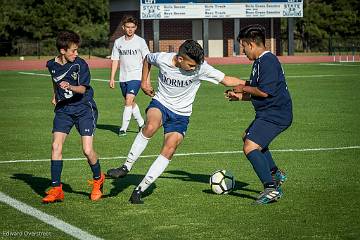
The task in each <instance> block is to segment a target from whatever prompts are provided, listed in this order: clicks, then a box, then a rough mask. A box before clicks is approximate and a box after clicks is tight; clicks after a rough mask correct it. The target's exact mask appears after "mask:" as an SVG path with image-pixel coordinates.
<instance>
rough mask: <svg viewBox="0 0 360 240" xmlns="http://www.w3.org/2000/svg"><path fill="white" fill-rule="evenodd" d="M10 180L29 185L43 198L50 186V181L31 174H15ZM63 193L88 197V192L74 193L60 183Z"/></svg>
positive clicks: (69, 187) (67, 185) (68, 186)
mask: <svg viewBox="0 0 360 240" xmlns="http://www.w3.org/2000/svg"><path fill="white" fill-rule="evenodd" d="M11 178H12V179H16V180H21V181H23V182H25V183H26V184H27V185H29V186H30V187H31V188H32V189H33V190H34V192H35V193H37V194H38V195H40V196H42V197H45V196H46V193H45V192H46V190H47V189H48V188H49V187H50V186H51V179H48V178H43V177H36V176H33V175H32V174H24V173H15V174H13V176H11ZM62 185H63V190H64V192H68V193H75V194H80V195H85V196H89V194H90V192H82V191H74V190H73V189H72V188H71V186H70V185H69V184H67V183H62Z"/></svg>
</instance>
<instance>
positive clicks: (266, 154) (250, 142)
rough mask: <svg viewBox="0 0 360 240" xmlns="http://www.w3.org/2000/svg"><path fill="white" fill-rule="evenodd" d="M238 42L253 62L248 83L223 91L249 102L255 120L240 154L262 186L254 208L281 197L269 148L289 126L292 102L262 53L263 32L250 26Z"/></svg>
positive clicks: (271, 60) (275, 63)
mask: <svg viewBox="0 0 360 240" xmlns="http://www.w3.org/2000/svg"><path fill="white" fill-rule="evenodd" d="M238 41H239V42H240V43H241V46H242V47H243V48H244V52H245V54H246V56H247V57H248V59H249V60H253V61H254V63H253V67H252V71H251V75H250V81H248V82H246V84H245V85H240V86H238V87H237V88H236V89H234V91H227V92H226V97H227V98H229V99H230V100H232V101H234V100H243V101H249V100H251V102H252V104H253V106H254V109H255V112H256V115H255V120H253V121H252V123H251V124H250V126H249V127H248V128H247V129H246V130H245V133H244V136H243V140H244V145H243V152H244V153H245V155H246V158H247V159H248V160H249V161H250V163H251V164H252V166H253V168H254V170H255V172H256V174H257V176H258V177H259V179H260V181H261V182H262V184H263V185H264V189H265V190H264V191H263V192H262V193H261V194H260V196H259V197H258V199H257V200H256V201H255V204H266V203H270V202H273V201H275V200H278V199H279V198H280V197H281V196H282V195H283V192H282V189H281V187H280V185H281V184H282V183H283V182H284V181H285V180H286V175H285V173H284V172H282V171H281V170H279V169H278V167H277V166H276V164H275V162H274V160H273V158H272V156H271V153H270V151H269V148H268V147H269V145H270V143H271V142H272V140H274V139H275V137H277V136H278V135H279V134H280V133H281V132H283V131H284V130H286V129H287V128H288V127H289V126H290V125H291V123H292V119H293V114H292V101H291V97H290V94H289V91H288V87H287V84H286V81H285V76H284V72H283V69H282V67H281V64H280V62H279V60H278V59H277V57H276V56H275V55H273V54H272V53H271V52H269V51H266V49H265V29H264V28H263V27H262V26H260V25H250V26H248V27H245V28H244V29H242V30H241V31H240V33H239V36H238Z"/></svg>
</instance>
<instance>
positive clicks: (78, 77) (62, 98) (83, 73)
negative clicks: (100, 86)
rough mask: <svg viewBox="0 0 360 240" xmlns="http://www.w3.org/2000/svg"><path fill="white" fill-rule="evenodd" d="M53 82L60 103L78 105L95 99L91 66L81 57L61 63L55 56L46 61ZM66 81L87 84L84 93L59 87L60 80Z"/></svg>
mask: <svg viewBox="0 0 360 240" xmlns="http://www.w3.org/2000/svg"><path fill="white" fill-rule="evenodd" d="M46 67H47V68H48V69H49V72H50V74H51V78H52V81H53V83H54V84H55V86H56V88H55V99H56V102H57V104H59V105H78V104H81V103H84V102H88V101H90V100H92V99H93V96H94V91H93V89H92V88H91V86H90V70H89V66H88V65H87V63H86V62H85V60H83V59H82V58H80V57H77V58H75V61H74V62H67V63H66V64H64V65H61V64H59V63H57V62H55V58H54V59H51V60H49V61H48V62H47V63H46ZM62 81H66V82H68V83H70V85H72V86H81V85H82V86H85V87H86V91H85V93H84V94H80V93H75V92H73V91H69V90H64V89H61V88H60V87H59V84H60V82H62Z"/></svg>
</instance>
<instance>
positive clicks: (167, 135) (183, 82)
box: [108, 40, 245, 204]
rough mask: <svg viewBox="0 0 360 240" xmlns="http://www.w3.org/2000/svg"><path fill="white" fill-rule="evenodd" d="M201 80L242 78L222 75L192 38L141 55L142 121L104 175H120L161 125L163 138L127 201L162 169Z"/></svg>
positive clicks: (176, 142) (138, 199) (134, 200)
mask: <svg viewBox="0 0 360 240" xmlns="http://www.w3.org/2000/svg"><path fill="white" fill-rule="evenodd" d="M151 65H155V66H156V67H158V68H159V75H158V90H157V91H156V92H154V90H153V88H152V86H151V82H150V79H149V73H150V68H151ZM201 80H205V81H209V82H211V83H214V84H218V83H221V84H223V85H225V86H237V85H240V84H245V81H243V80H240V79H238V78H235V77H228V76H225V74H224V73H222V72H220V71H219V70H217V69H215V68H213V67H212V66H210V65H209V64H207V63H206V62H204V50H203V49H202V47H201V46H200V45H199V44H198V43H197V42H195V41H194V40H186V41H185V42H184V43H183V44H182V45H181V46H180V48H179V52H178V53H163V52H159V53H150V54H148V55H147V56H146V58H145V59H144V65H143V73H142V78H141V88H142V90H143V91H144V93H145V94H146V95H148V96H150V97H153V98H152V101H151V102H150V104H149V106H148V107H147V109H146V124H145V127H144V128H143V129H142V131H140V132H139V134H138V135H137V136H136V138H135V140H134V143H133V145H132V146H131V149H130V152H129V154H128V157H127V159H126V161H125V163H124V165H122V166H121V167H119V168H115V169H110V170H109V171H108V175H109V176H111V177H114V178H118V177H124V176H125V175H126V174H127V173H128V172H129V171H130V170H131V168H132V166H133V165H134V163H135V161H136V160H137V159H138V158H139V156H140V154H141V153H142V152H143V151H144V149H145V148H146V146H147V144H148V142H149V139H150V138H151V137H152V136H153V135H154V134H155V133H156V131H157V130H158V129H159V128H160V127H161V126H163V129H164V142H163V146H162V149H161V151H160V155H159V156H158V157H157V158H156V160H155V161H154V162H153V164H152V165H151V167H150V169H149V171H148V172H147V173H146V176H145V177H144V179H143V180H142V181H141V183H140V184H139V185H138V186H137V187H136V188H135V189H134V191H133V193H132V195H131V197H130V202H131V203H134V204H140V203H143V201H142V200H141V194H142V193H143V192H144V191H145V190H146V189H147V188H148V187H149V186H150V185H151V184H152V183H153V182H154V181H155V180H156V179H157V178H158V177H159V176H160V175H161V174H162V173H163V172H164V171H165V169H166V167H167V166H168V164H169V162H170V160H171V158H172V156H173V154H174V153H175V151H176V148H177V147H178V146H179V145H180V143H181V142H182V141H183V139H184V136H185V133H186V130H187V127H188V124H189V119H190V115H191V113H192V104H193V102H194V100H195V96H196V92H197V91H198V89H199V87H200V84H201Z"/></svg>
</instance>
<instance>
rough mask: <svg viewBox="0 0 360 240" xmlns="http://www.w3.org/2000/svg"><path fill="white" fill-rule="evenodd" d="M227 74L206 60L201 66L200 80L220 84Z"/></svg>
mask: <svg viewBox="0 0 360 240" xmlns="http://www.w3.org/2000/svg"><path fill="white" fill-rule="evenodd" d="M224 77H225V74H224V73H223V72H221V71H219V70H217V69H216V68H214V67H213V66H211V65H209V64H208V63H207V62H204V63H203V64H202V65H201V67H200V76H199V78H200V80H204V81H208V82H211V83H214V84H218V83H219V82H221V81H222V80H224Z"/></svg>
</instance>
